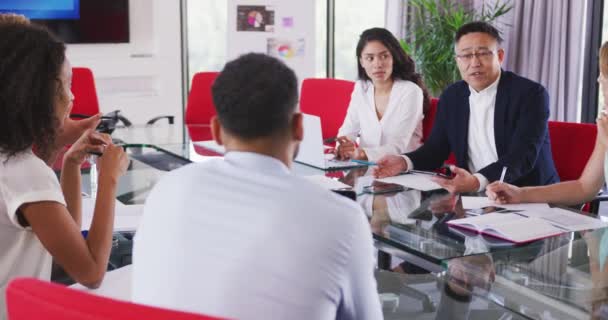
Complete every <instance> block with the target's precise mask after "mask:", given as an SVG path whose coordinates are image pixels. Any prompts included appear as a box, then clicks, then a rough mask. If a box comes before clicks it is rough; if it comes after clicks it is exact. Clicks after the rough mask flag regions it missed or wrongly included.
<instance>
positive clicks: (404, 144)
mask: <svg viewBox="0 0 608 320" xmlns="http://www.w3.org/2000/svg"><path fill="white" fill-rule="evenodd" d="M411 85H412V86H409V85H408V86H407V87H406V90H407V92H405V93H404V94H402V95H400V97H399V100H398V101H397V102H396V104H395V105H394V106H393V107H397V108H398V110H397V111H398V112H395V113H392V114H391V119H390V120H389V121H390V123H391V126H394V128H391V129H390V131H389V132H391V134H389V135H387V136H386V139H385V143H384V144H382V145H380V146H378V147H370V148H363V150H365V154H367V159H368V160H370V161H375V160H378V159H380V158H381V157H382V156H384V155H387V154H402V153H405V152H407V151H410V150H407V148H408V146H409V145H410V141H411V140H412V138H413V136H414V131H415V130H416V127H417V126H418V125H419V124H420V123H421V122H422V119H423V117H424V115H423V111H422V108H423V106H422V105H423V103H424V95H423V94H422V89H420V87H418V86H417V85H416V84H413V83H411ZM391 103H392V102H391ZM387 120H388V119H387Z"/></svg>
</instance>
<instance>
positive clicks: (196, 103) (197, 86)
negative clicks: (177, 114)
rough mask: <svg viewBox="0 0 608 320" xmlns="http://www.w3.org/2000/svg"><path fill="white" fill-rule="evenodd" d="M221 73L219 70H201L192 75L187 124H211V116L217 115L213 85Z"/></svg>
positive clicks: (187, 107)
mask: <svg viewBox="0 0 608 320" xmlns="http://www.w3.org/2000/svg"><path fill="white" fill-rule="evenodd" d="M219 74H220V73H219V72H199V73H197V74H195V75H194V77H192V86H191V87H190V95H188V105H187V106H186V124H209V123H210V120H211V118H212V117H213V116H215V114H216V112H215V105H214V104H213V98H212V96H211V85H212V84H213V81H215V78H217V76H218V75H219Z"/></svg>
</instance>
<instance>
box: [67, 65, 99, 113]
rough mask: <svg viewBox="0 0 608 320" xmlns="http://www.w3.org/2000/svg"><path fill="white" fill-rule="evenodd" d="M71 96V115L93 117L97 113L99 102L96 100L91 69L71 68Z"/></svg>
mask: <svg viewBox="0 0 608 320" xmlns="http://www.w3.org/2000/svg"><path fill="white" fill-rule="evenodd" d="M72 94H74V105H73V107H72V111H71V113H72V114H83V115H87V116H93V115H96V114H98V113H99V100H97V90H96V89H95V79H94V78H93V72H92V71H91V69H89V68H80V67H74V68H72Z"/></svg>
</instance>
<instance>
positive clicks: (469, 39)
mask: <svg viewBox="0 0 608 320" xmlns="http://www.w3.org/2000/svg"><path fill="white" fill-rule="evenodd" d="M501 42H502V38H501V37H500V34H499V32H498V30H497V29H496V28H494V27H493V26H492V25H490V24H488V23H486V22H471V23H468V24H465V25H463V26H462V27H461V28H460V29H459V30H458V31H457V32H456V37H455V46H454V50H455V55H456V57H455V58H456V62H457V65H458V69H459V71H460V75H461V77H462V79H463V81H458V82H456V83H454V84H452V85H451V86H449V87H448V88H447V89H446V90H445V91H444V92H443V93H442V94H441V97H440V99H439V106H438V109H437V115H436V118H435V122H434V126H433V130H432V132H431V136H430V137H429V139H428V140H427V141H426V142H425V143H424V145H422V146H421V147H420V148H419V149H417V150H416V151H413V152H410V153H406V154H404V155H402V156H398V155H390V156H385V157H383V158H382V159H380V160H379V161H378V168H376V170H375V176H376V177H378V178H382V177H388V176H394V175H396V174H398V173H400V172H402V171H408V170H412V169H418V170H434V169H436V168H438V167H440V166H441V165H442V164H443V162H444V161H445V160H446V159H447V158H448V156H449V154H450V152H454V154H455V156H456V162H457V163H456V165H457V166H456V167H454V166H452V167H451V168H452V171H453V173H454V178H453V179H443V178H439V177H436V178H435V177H434V178H433V180H434V181H436V182H437V183H439V184H440V185H441V186H442V187H444V188H445V189H447V190H448V191H450V192H453V193H457V192H471V191H482V190H484V189H485V187H486V186H487V185H488V183H489V182H492V181H497V180H499V179H500V177H501V174H502V172H503V169H504V168H506V169H505V170H506V175H505V177H504V181H506V182H509V183H511V184H514V185H517V186H534V185H546V184H552V183H555V182H558V181H559V177H558V175H557V171H556V170H555V165H554V164H553V157H552V155H551V143H550V140H549V134H548V129H547V119H548V118H549V96H548V94H547V91H546V90H545V88H543V86H542V85H540V84H538V83H536V82H533V81H531V80H528V79H525V78H522V77H520V76H518V75H516V74H514V73H512V72H509V71H503V70H501V64H502V62H503V59H504V55H505V53H504V50H503V49H502V48H500V46H499V45H500V43H501ZM461 168H467V169H468V171H467V170H465V169H461ZM469 172H474V174H471V173H469Z"/></svg>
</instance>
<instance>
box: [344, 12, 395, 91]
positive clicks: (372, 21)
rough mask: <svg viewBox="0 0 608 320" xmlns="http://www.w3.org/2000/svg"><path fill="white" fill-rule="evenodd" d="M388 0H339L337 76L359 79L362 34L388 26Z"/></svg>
mask: <svg viewBox="0 0 608 320" xmlns="http://www.w3.org/2000/svg"><path fill="white" fill-rule="evenodd" d="M384 14H385V6H384V1H368V0H335V34H334V39H335V77H336V78H341V79H346V80H356V79H357V56H356V52H355V49H356V48H357V41H359V35H360V34H361V33H362V32H363V31H364V30H365V29H369V28H372V27H384Z"/></svg>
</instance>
